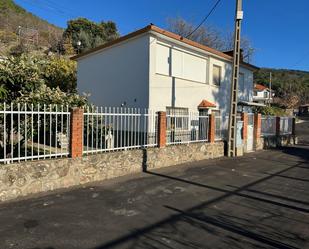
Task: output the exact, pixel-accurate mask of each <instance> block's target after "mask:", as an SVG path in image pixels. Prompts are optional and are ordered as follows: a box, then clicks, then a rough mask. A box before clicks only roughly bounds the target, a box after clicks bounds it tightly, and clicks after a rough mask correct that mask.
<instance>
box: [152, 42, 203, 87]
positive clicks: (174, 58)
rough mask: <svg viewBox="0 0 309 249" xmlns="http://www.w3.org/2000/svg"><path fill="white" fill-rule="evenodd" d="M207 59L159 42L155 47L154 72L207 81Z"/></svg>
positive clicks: (201, 81)
mask: <svg viewBox="0 0 309 249" xmlns="http://www.w3.org/2000/svg"><path fill="white" fill-rule="evenodd" d="M207 72H208V59H207V58H205V57H202V56H199V55H197V54H193V53H190V52H186V51H183V50H181V49H177V48H171V47H169V46H168V45H164V44H161V43H158V44H157V48H156V73H158V74H163V75H167V76H172V77H176V78H180V79H185V80H190V81H196V82H200V83H208V77H207V75H208V73H207Z"/></svg>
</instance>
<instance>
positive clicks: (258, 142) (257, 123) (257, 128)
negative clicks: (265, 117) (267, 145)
mask: <svg viewBox="0 0 309 249" xmlns="http://www.w3.org/2000/svg"><path fill="white" fill-rule="evenodd" d="M261 127H262V115H261V114H260V113H256V114H254V128H253V138H254V149H255V150H262V149H263V147H264V143H263V141H264V140H263V139H262V138H261Z"/></svg>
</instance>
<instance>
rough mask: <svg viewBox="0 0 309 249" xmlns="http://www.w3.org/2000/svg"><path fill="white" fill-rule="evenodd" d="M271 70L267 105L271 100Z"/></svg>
mask: <svg viewBox="0 0 309 249" xmlns="http://www.w3.org/2000/svg"><path fill="white" fill-rule="evenodd" d="M271 76H272V75H271V72H270V73H269V96H268V105H269V106H270V101H271V98H272V94H271V80H272V78H271Z"/></svg>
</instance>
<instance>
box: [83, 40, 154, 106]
mask: <svg viewBox="0 0 309 249" xmlns="http://www.w3.org/2000/svg"><path fill="white" fill-rule="evenodd" d="M148 81H149V36H148V35H144V36H140V37H136V38H134V39H131V40H127V41H125V42H123V43H120V44H118V45H116V46H113V47H110V48H107V49H105V50H102V51H99V52H97V53H96V54H90V55H88V56H85V57H83V58H80V59H79V60H78V66H77V87H78V90H79V92H80V93H83V92H87V93H90V94H91V96H90V101H91V102H92V103H94V104H95V105H97V106H111V107H120V106H121V104H122V103H124V102H126V105H125V106H126V107H141V108H147V107H148Z"/></svg>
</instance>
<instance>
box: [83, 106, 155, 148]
mask: <svg viewBox="0 0 309 249" xmlns="http://www.w3.org/2000/svg"><path fill="white" fill-rule="evenodd" d="M157 123H158V115H157V113H156V112H154V111H152V110H148V109H139V108H120V107H119V108H115V107H114V108H107V107H106V108H102V107H101V108H98V107H96V108H90V109H89V108H88V109H87V110H85V112H84V136H83V144H84V150H83V151H84V154H89V153H96V152H106V151H115V150H126V149H134V148H144V147H153V146H157V127H158V125H157Z"/></svg>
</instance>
